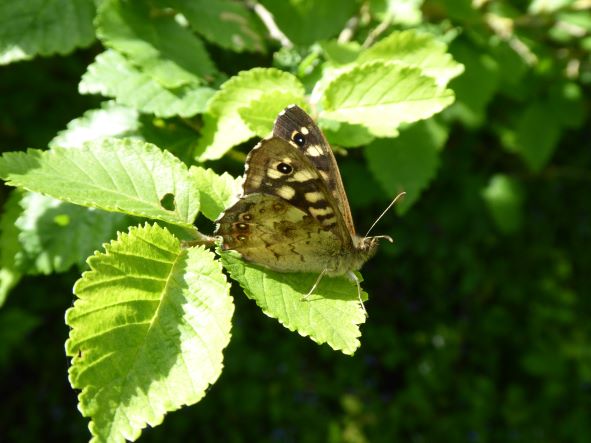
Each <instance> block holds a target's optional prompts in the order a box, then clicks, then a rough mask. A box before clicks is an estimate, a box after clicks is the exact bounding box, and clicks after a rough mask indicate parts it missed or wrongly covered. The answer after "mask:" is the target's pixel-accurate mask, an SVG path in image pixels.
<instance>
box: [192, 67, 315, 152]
mask: <svg viewBox="0 0 591 443" xmlns="http://www.w3.org/2000/svg"><path fill="white" fill-rule="evenodd" d="M272 93H282V94H287V95H291V96H296V97H303V96H304V93H305V91H304V86H303V85H302V84H301V82H300V81H299V80H298V79H297V78H296V77H295V76H293V75H291V74H289V73H287V72H283V71H280V70H278V69H274V68H254V69H251V70H250V71H242V72H240V73H239V74H238V75H236V76H234V77H232V78H231V79H229V80H228V81H227V82H225V83H224V84H223V85H222V87H221V89H220V90H219V91H217V92H216V93H215V95H214V96H213V97H212V98H211V100H210V101H209V105H208V110H207V114H205V116H204V121H203V123H204V124H203V131H202V138H201V140H200V141H199V145H198V147H197V151H198V159H199V160H200V161H204V160H216V159H218V158H220V157H221V156H223V155H224V154H225V153H226V152H227V151H228V150H229V149H231V148H232V147H233V146H235V145H237V144H239V143H243V142H245V141H247V140H248V139H250V138H252V137H253V136H254V135H255V133H254V132H253V131H252V130H251V129H250V128H249V127H248V126H247V124H246V123H245V122H244V121H243V120H242V118H241V117H240V109H241V108H243V107H245V106H248V105H249V104H250V102H252V101H253V100H257V99H259V98H260V97H261V96H262V95H265V94H272Z"/></svg>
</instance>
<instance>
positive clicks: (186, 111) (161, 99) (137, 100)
mask: <svg viewBox="0 0 591 443" xmlns="http://www.w3.org/2000/svg"><path fill="white" fill-rule="evenodd" d="M78 89H79V91H80V93H81V94H102V95H104V96H106V97H112V98H115V100H116V101H117V103H120V104H122V105H127V106H131V107H132V108H136V109H138V110H139V111H142V112H147V113H153V114H155V115H157V116H160V117H172V116H175V115H179V116H181V117H191V116H193V115H195V114H198V113H200V112H203V111H204V110H205V106H206V104H207V101H208V100H209V98H210V97H211V96H212V94H213V90H212V89H211V88H207V87H202V86H195V85H187V86H183V87H180V88H174V89H168V88H165V87H164V86H162V85H161V84H160V83H158V82H157V81H155V80H154V79H153V78H152V77H151V76H149V75H148V74H146V73H144V72H141V71H140V70H139V69H138V68H136V67H134V66H133V65H132V64H131V63H130V61H129V60H127V59H126V58H125V57H124V56H123V55H121V54H119V53H118V52H115V51H113V50H107V51H105V52H103V53H102V54H99V55H98V56H97V57H96V60H95V61H94V63H92V64H91V65H90V66H88V69H87V71H86V72H85V73H84V75H83V76H82V80H81V81H80V84H79V86H78Z"/></svg>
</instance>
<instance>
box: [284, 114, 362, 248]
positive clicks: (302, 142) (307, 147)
mask: <svg viewBox="0 0 591 443" xmlns="http://www.w3.org/2000/svg"><path fill="white" fill-rule="evenodd" d="M273 135H274V136H275V137H279V138H282V139H284V140H287V141H288V142H290V144H291V145H292V146H294V147H296V148H297V149H298V150H299V151H300V152H301V153H303V154H304V155H305V156H306V158H307V159H309V160H310V162H311V163H312V164H313V165H314V167H315V168H316V169H317V170H318V171H319V174H320V175H321V177H322V179H323V180H324V182H325V183H326V186H327V188H328V190H329V191H330V193H331V195H332V197H333V198H334V200H335V201H336V204H337V207H338V208H339V212H340V213H341V215H342V217H343V220H344V223H345V226H346V228H347V231H348V232H349V234H350V236H351V237H353V236H355V225H354V223H353V217H352V216H351V209H350V208H349V201H348V200H347V194H346V193H345V188H344V187H343V180H342V179H341V174H340V172H339V167H338V165H337V162H336V159H335V157H334V154H333V153H332V149H331V148H330V145H329V144H328V141H327V140H326V138H325V137H324V134H322V131H321V130H320V128H319V127H318V126H317V125H316V123H315V122H314V120H312V118H311V117H310V116H309V115H308V114H307V113H306V112H305V111H304V110H303V109H302V108H300V107H299V106H297V105H291V106H289V107H287V108H286V109H285V110H283V111H282V112H281V113H280V114H279V116H278V117H277V119H276V120H275V126H274V127H273Z"/></svg>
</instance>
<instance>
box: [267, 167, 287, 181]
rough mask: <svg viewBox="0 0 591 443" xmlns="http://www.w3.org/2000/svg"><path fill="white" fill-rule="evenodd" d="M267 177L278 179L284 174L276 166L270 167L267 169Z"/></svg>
mask: <svg viewBox="0 0 591 443" xmlns="http://www.w3.org/2000/svg"><path fill="white" fill-rule="evenodd" d="M267 177H269V178H272V179H274V180H276V179H278V178H281V177H283V174H282V173H281V172H279V171H278V170H277V169H275V168H269V169H267Z"/></svg>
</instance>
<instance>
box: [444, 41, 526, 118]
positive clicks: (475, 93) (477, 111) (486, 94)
mask: <svg viewBox="0 0 591 443" xmlns="http://www.w3.org/2000/svg"><path fill="white" fill-rule="evenodd" d="M450 50H451V51H452V54H453V55H454V57H455V58H456V60H458V61H459V62H461V63H462V64H463V65H464V66H465V67H466V72H465V73H464V74H463V75H462V76H460V77H458V78H456V79H454V80H453V81H452V82H451V84H450V87H451V88H452V89H453V90H454V92H455V94H456V102H455V103H454V105H453V106H451V107H450V108H449V109H448V110H446V112H445V115H446V117H448V118H457V119H459V120H460V121H461V122H462V123H464V124H465V125H467V126H470V127H478V126H480V125H482V124H483V123H484V122H485V120H484V119H485V117H486V107H487V106H488V103H489V102H490V101H491V100H492V98H493V97H494V94H495V92H496V91H497V88H498V84H499V67H498V63H497V61H496V59H494V58H492V57H491V56H490V55H488V54H486V53H483V52H482V51H481V50H480V49H478V48H473V47H472V46H470V45H469V44H467V43H465V42H463V41H457V42H454V44H452V45H451V47H450ZM516 74H517V73H516Z"/></svg>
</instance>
